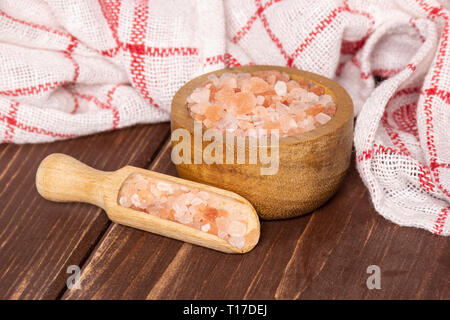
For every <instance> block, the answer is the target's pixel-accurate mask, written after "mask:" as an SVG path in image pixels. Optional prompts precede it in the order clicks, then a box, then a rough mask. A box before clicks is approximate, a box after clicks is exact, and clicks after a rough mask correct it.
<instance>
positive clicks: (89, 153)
mask: <svg viewBox="0 0 450 320" xmlns="http://www.w3.org/2000/svg"><path fill="white" fill-rule="evenodd" d="M168 134H169V126H168V125H167V124H158V125H153V126H138V127H135V128H130V129H125V130H121V131H117V132H112V133H104V134H98V135H94V136H90V137H86V138H80V139H74V140H68V141H61V142H56V143H52V144H36V145H13V144H8V145H5V144H3V145H0V169H1V171H0V298H1V299H56V298H58V297H59V296H61V294H62V293H63V292H64V290H65V288H66V279H67V277H68V276H69V274H67V273H66V270H67V267H68V266H69V265H82V264H83V262H84V261H85V260H86V258H87V257H88V256H89V255H90V254H91V251H92V249H93V248H94V246H95V244H96V243H97V242H98V241H99V239H100V237H101V235H102V234H103V233H104V232H105V230H106V228H107V227H108V225H109V224H110V222H109V220H108V219H107V217H106V215H105V213H104V212H103V211H102V210H101V209H99V208H96V207H94V206H92V205H88V204H81V203H70V204H64V203H53V202H50V201H47V200H44V199H43V198H42V197H40V196H39V194H38V193H37V190H36V188H35V185H34V182H35V175H36V170H37V167H38V165H39V163H40V161H41V160H42V159H44V158H45V157H46V156H47V155H49V154H50V153H54V152H62V153H67V154H70V155H72V156H74V157H77V158H78V159H80V160H82V161H84V162H85V163H87V164H89V165H91V166H94V167H100V168H103V169H105V170H113V169H116V168H118V167H120V166H124V165H126V164H129V163H130V164H133V165H136V166H146V165H148V164H149V163H150V162H151V161H152V159H153V155H154V154H155V152H157V151H158V150H159V148H160V147H161V145H162V140H164V139H165V138H167V137H168Z"/></svg>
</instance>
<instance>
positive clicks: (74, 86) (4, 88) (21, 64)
mask: <svg viewBox="0 0 450 320" xmlns="http://www.w3.org/2000/svg"><path fill="white" fill-rule="evenodd" d="M449 7H450V6H449V2H448V1H445V2H444V1H441V2H438V1H435V0H398V1H393V0H378V1H373V0H353V1H352V0H348V1H342V0H335V1H333V0H322V1H308V0H268V1H264V0H223V1H220V0H191V1H186V0H150V1H143V0H139V1H138V0H134V1H132V0H129V1H119V0H99V1H96V0H84V1H80V0H64V1H63V0H59V1H56V0H49V1H42V0H21V1H16V0H2V1H0V142H3V143H10V142H13V143H26V142H47V141H54V140H58V139H66V138H72V137H77V136H82V135H86V134H91V133H94V132H99V131H105V130H112V129H118V128H122V127H125V126H130V125H133V124H136V123H154V122H160V121H167V120H169V117H170V101H171V97H172V96H173V94H174V93H175V91H176V90H177V89H178V88H179V87H180V86H182V85H183V84H184V83H185V82H186V81H188V80H189V79H191V78H193V77H195V76H197V75H199V74H202V73H205V72H208V71H212V70H215V69H219V68H223V67H224V66H238V65H244V64H254V63H255V64H274V65H287V66H290V67H294V68H299V69H304V70H309V71H312V72H316V73H319V74H322V75H324V76H327V77H330V78H335V79H336V80H337V81H339V82H340V83H341V84H342V85H343V86H344V87H345V88H346V89H347V90H348V92H349V93H350V94H351V96H352V98H353V99H354V102H355V115H356V116H357V121H356V128H355V149H356V162H357V167H358V170H359V172H360V174H361V177H362V179H363V181H364V183H365V184H366V186H367V188H368V189H369V191H370V194H371V197H372V200H373V203H374V206H375V208H376V210H377V211H378V212H379V213H380V214H382V215H383V216H384V217H386V218H388V219H390V220H392V221H394V222H395V223H398V224H400V225H404V226H414V227H420V228H424V229H427V230H429V231H431V232H434V233H436V234H440V235H449V234H450V223H449V222H448V221H449V220H450V219H447V217H448V214H449V211H450V144H449V134H448V133H447V131H448V129H449V126H450V48H449V44H448V33H449V19H450V11H449V10H448V9H449ZM381 80H383V81H381Z"/></svg>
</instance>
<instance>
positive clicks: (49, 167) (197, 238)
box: [36, 153, 260, 253]
mask: <svg viewBox="0 0 450 320" xmlns="http://www.w3.org/2000/svg"><path fill="white" fill-rule="evenodd" d="M136 174H138V175H139V176H141V175H142V176H144V177H148V178H149V179H152V181H153V180H154V181H161V182H165V183H169V184H170V185H172V186H174V187H175V188H183V190H187V189H186V188H189V190H201V191H204V192H206V193H208V194H206V196H208V197H211V199H213V200H212V201H215V202H214V203H218V201H219V202H220V203H221V204H223V205H226V206H227V207H228V208H233V212H234V213H235V215H236V214H239V215H240V217H242V219H243V220H246V223H247V227H246V229H245V236H244V238H245V242H241V245H233V244H232V243H233V241H230V240H229V239H230V237H231V236H230V235H228V238H227V237H226V236H224V234H223V233H222V234H221V237H219V236H218V235H215V234H212V233H211V231H210V232H209V233H208V232H205V231H202V230H200V229H197V228H195V227H194V226H192V223H191V225H189V224H182V223H180V222H178V221H174V219H172V220H168V219H164V218H161V217H160V216H157V215H154V214H150V213H147V212H144V211H139V210H136V209H132V208H128V207H125V206H122V205H121V204H120V203H119V192H120V190H121V187H122V186H123V184H124V182H125V181H126V180H127V178H129V177H130V176H133V175H136ZM36 187H37V190H38V192H39V194H40V195H41V196H43V197H44V198H45V199H48V200H51V201H56V202H74V201H75V202H87V203H91V204H94V205H96V206H99V207H101V208H103V209H104V210H105V211H106V214H107V215H108V217H109V219H111V221H113V222H115V223H119V224H122V225H126V226H130V227H133V228H137V229H141V230H145V231H149V232H153V233H156V234H160V235H163V236H166V237H169V238H174V239H178V240H181V241H185V242H190V243H193V244H196V245H200V246H203V247H207V248H210V249H214V250H218V251H222V252H226V253H245V252H248V251H250V250H251V249H252V248H253V247H254V246H255V245H256V243H257V242H258V240H259V234H260V226H259V219H258V215H257V213H256V211H255V209H254V208H253V206H252V205H251V204H250V203H249V202H248V201H247V200H246V199H244V198H243V197H241V196H239V195H237V194H235V193H233V192H230V191H226V190H222V189H218V188H214V187H211V186H207V185H204V184H200V183H196V182H192V181H189V180H184V179H180V178H176V177H172V176H168V175H165V174H161V173H157V172H153V171H150V170H144V169H140V168H136V167H132V166H126V167H124V168H122V169H119V170H117V171H113V172H106V171H99V170H96V169H93V168H91V167H89V166H87V165H85V164H83V163H81V162H80V161H78V160H76V159H74V158H72V157H70V156H67V155H64V154H58V153H55V154H51V155H49V156H47V157H46V158H45V159H44V160H42V162H41V164H40V165H39V168H38V170H37V173H36ZM203 194H204V195H205V193H203ZM214 197H216V198H214ZM213 210H215V209H213ZM214 212H217V210H216V211H214ZM227 221H228V220H227ZM235 225H236V223H235ZM227 230H228V229H227ZM241 231H242V229H241Z"/></svg>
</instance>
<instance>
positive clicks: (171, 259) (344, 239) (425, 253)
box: [63, 146, 450, 299]
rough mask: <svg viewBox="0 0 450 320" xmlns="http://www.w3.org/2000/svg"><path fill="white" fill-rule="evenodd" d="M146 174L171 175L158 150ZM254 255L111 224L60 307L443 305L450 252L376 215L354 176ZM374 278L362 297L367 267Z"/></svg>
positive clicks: (285, 224)
mask: <svg viewBox="0 0 450 320" xmlns="http://www.w3.org/2000/svg"><path fill="white" fill-rule="evenodd" d="M151 169H153V170H156V171H160V172H164V173H168V174H172V175H174V174H176V172H175V169H174V166H173V165H172V164H171V162H170V148H168V146H166V147H165V148H164V149H163V150H162V151H161V154H160V155H159V156H158V158H157V159H156V160H155V162H154V163H153V165H152V166H151ZM261 231H262V235H261V239H260V243H259V244H258V245H257V247H256V248H255V249H254V250H253V251H251V252H250V253H247V254H245V255H227V254H222V253H219V252H215V251H212V250H208V249H205V248H201V247H196V246H193V245H190V244H184V243H181V242H179V241H176V240H172V239H167V238H163V237H160V236H156V235H152V234H149V233H146V232H142V231H139V230H135V229H132V228H128V227H123V226H120V225H116V224H112V225H111V226H110V227H109V229H108V231H107V232H106V233H105V236H104V237H103V239H102V241H101V242H100V243H99V245H98V246H97V248H96V250H95V252H94V254H93V255H92V256H91V257H90V258H89V259H88V261H87V263H86V265H85V266H84V267H83V269H82V275H81V283H82V288H81V289H80V290H67V291H66V292H65V294H64V295H63V298H64V299H91V298H94V299H105V298H106V299H243V298H244V299H273V298H276V299H311V298H314V299H318V298H319V299H320V298H329V299H339V298H340V299H342V298H345V299H348V298H352V299H357V298H363V299H380V298H395V299H400V298H403V299H406V298H407V299H412V298H426V299H428V298H441V299H443V298H446V299H448V298H450V292H449V289H448V288H449V277H448V275H449V271H450V270H449V267H450V242H449V240H448V238H444V237H438V236H435V235H433V234H431V233H429V232H427V231H423V230H418V229H414V228H400V227H398V226H396V225H395V224H392V223H390V222H389V221H387V220H385V219H384V218H382V217H381V216H380V215H378V214H377V213H376V212H375V211H374V209H373V207H372V205H371V203H370V200H369V197H368V192H367V190H366V188H365V187H364V185H363V183H362V181H361V179H360V178H359V175H358V173H357V171H356V169H355V168H354V167H352V168H351V170H350V172H349V174H348V175H347V177H346V179H345V182H344V184H343V186H342V188H341V189H340V190H339V192H338V193H337V194H336V195H335V196H334V197H333V198H332V199H331V200H330V201H329V203H328V204H326V205H325V206H323V207H322V208H320V209H318V210H317V211H316V212H315V213H314V214H312V215H308V216H304V217H301V218H296V219H290V220H285V221H264V222H262V225H261ZM370 265H378V266H379V267H380V268H381V290H369V289H368V288H367V286H366V280H367V278H368V277H369V276H370V275H369V274H367V267H368V266H370Z"/></svg>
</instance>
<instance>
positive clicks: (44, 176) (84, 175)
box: [36, 153, 108, 208]
mask: <svg viewBox="0 0 450 320" xmlns="http://www.w3.org/2000/svg"><path fill="white" fill-rule="evenodd" d="M107 175H108V172H105V171H100V170H97V169H94V168H91V167H89V166H88V165H86V164H84V163H82V162H80V161H78V160H76V159H74V158H72V157H70V156H68V155H65V154H61V153H53V154H51V155H49V156H47V157H46V158H45V159H44V160H42V162H41V164H40V165H39V168H38V170H37V172H36V188H37V190H38V192H39V194H40V195H41V196H43V197H44V198H45V199H47V200H51V201H56V202H87V203H91V204H94V205H97V206H99V207H101V208H104V206H105V204H104V198H103V187H102V183H103V181H104V178H105V177H106V176H107Z"/></svg>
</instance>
